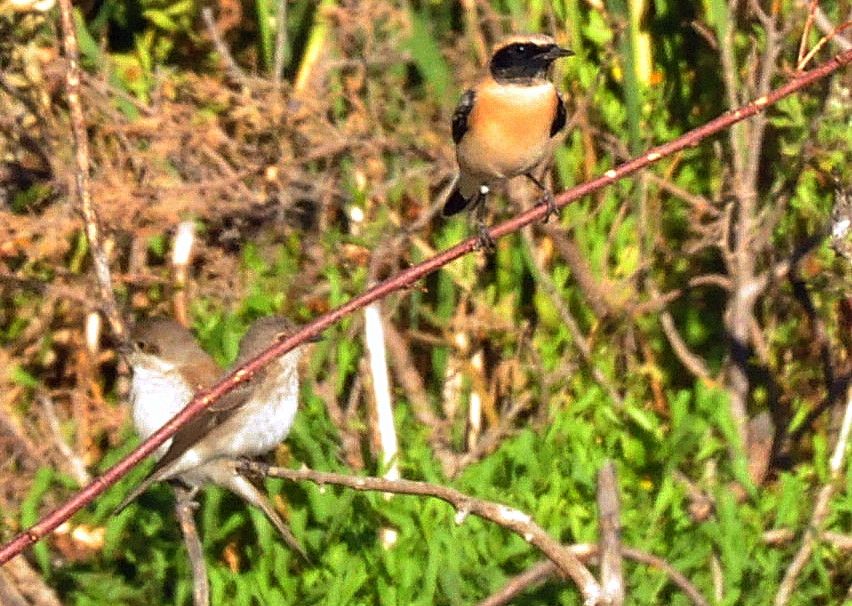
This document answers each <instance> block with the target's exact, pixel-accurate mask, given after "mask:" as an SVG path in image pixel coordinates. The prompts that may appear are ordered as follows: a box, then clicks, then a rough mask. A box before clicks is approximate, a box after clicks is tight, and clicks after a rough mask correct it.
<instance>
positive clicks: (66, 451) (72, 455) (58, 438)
mask: <svg viewBox="0 0 852 606" xmlns="http://www.w3.org/2000/svg"><path fill="white" fill-rule="evenodd" d="M38 400H39V402H41V406H42V408H43V409H44V414H45V417H47V424H48V426H49V427H50V433H52V434H53V442H54V444H56V448H57V449H58V450H59V453H60V454H61V455H62V461H63V462H65V463H66V464H67V466H68V470H69V471H70V474H71V476H72V477H73V478H74V479H75V480H76V481H77V483H78V484H80V486H83V485H84V484H88V483H89V482H91V481H92V476H91V475H89V472H88V471H87V470H86V464H85V463H83V460H82V459H81V458H80V457H79V456H77V453H76V452H74V451H73V450H72V449H71V447H70V446H68V444H67V443H66V442H65V438H64V437H63V436H62V428H61V427H60V425H59V418H58V417H57V416H56V407H55V406H54V405H53V399H52V398H51V397H50V396H48V395H47V394H41V395H40V396H39V398H38Z"/></svg>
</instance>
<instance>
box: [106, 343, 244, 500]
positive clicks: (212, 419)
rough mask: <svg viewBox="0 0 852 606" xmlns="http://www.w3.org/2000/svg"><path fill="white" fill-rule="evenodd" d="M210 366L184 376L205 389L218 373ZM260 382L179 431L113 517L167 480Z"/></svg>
mask: <svg viewBox="0 0 852 606" xmlns="http://www.w3.org/2000/svg"><path fill="white" fill-rule="evenodd" d="M210 365H211V366H209V367H207V366H200V365H199V366H198V367H197V368H198V369H199V370H198V372H197V373H195V374H193V373H192V371H191V370H189V369H184V376H185V377H186V378H187V379H188V380H189V381H190V383H191V384H192V385H193V387H195V388H196V389H201V388H205V387H209V386H210V385H211V384H212V382H213V381H211V379H210V377H211V376H212V377H215V376H216V374H218V373H219V372H220V371H219V367H218V366H216V364H215V362H213V359H212V358H211V359H210ZM260 378H261V377H258V376H256V377H254V378H253V379H251V380H250V381H248V382H247V383H243V384H241V385H240V386H239V387H237V388H236V389H235V390H234V391H232V392H230V393H228V394H227V395H226V396H224V397H223V398H222V399H220V400H219V401H218V402H215V403H214V404H213V405H212V406H211V407H210V408H208V409H207V410H205V411H204V412H202V413H201V414H200V415H199V416H197V417H196V418H194V419H193V420H191V421H190V422H189V423H187V424H186V425H184V426H183V427H181V428H180V429H179V430H178V432H177V433H176V434H175V435H174V437H173V438H172V443H171V445H169V449H168V450H167V451H166V454H164V455H163V456H162V458H161V459H160V460H159V461H157V463H156V464H155V465H154V467H153V468H152V469H151V471H150V473H148V475H147V476H145V479H144V480H142V481H141V482H140V483H139V485H138V486H136V487H135V488H134V489H133V490H131V491H130V492H129V493H128V494H127V496H126V497H124V499H123V500H122V501H121V503H120V504H119V505H118V507H117V508H116V510H115V512H113V513H114V514H117V513H119V512H120V511H121V510H123V509H124V508H125V507H127V506H128V505H129V504H130V503H131V502H133V500H134V499H136V497H138V496H139V495H140V494H142V493H143V492H145V491H146V490H148V487H149V486H151V484H153V483H154V482H159V481H160V480H164V479H167V478H168V477H169V474H170V472H171V470H172V469H171V468H172V466H173V465H172V464H173V463H174V462H175V461H177V460H178V459H180V457H181V456H183V454H184V453H185V452H186V451H187V450H189V449H190V448H192V447H193V446H195V445H196V444H197V443H198V442H199V441H200V440H202V439H204V437H205V436H207V434H209V433H210V432H211V431H213V429H215V428H216V427H217V426H219V425H221V424H222V423H224V422H225V421H226V420H227V419H228V418H229V417H230V416H231V415H232V414H234V413H235V412H237V410H239V407H240V406H241V405H242V404H244V403H245V402H247V401H248V399H249V397H250V396H251V391H252V387H253V383H254V382H255V381H257V380H259V379H260Z"/></svg>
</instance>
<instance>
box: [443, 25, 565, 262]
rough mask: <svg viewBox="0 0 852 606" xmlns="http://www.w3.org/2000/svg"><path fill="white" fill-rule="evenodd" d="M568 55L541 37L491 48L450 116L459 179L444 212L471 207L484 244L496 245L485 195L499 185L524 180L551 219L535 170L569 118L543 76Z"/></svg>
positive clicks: (523, 37) (520, 38)
mask: <svg viewBox="0 0 852 606" xmlns="http://www.w3.org/2000/svg"><path fill="white" fill-rule="evenodd" d="M573 54H574V52H573V51H571V50H569V49H567V48H562V47H560V46H559V45H558V44H556V42H555V41H554V40H553V38H551V37H550V36H545V35H543V34H533V35H519V36H512V37H510V38H508V39H506V40H503V41H502V42H501V43H500V44H498V45H497V46H496V47H495V49H494V53H493V54H492V56H491V60H490V62H489V65H488V73H487V74H486V75H485V77H483V78H482V79H481V80H480V81H479V82H478V83H477V84H476V85H475V86H474V87H473V88H471V89H469V90H468V91H466V92H465V93H464V94H463V95H462V98H461V100H460V101H459V104H458V107H456V110H455V112H454V113H453V141H454V142H455V144H456V159H457V160H458V165H459V175H458V179H457V180H456V184H455V187H454V188H453V190H452V192H451V193H450V195H449V197H448V198H447V201H446V202H445V203H444V210H443V214H444V216H450V215H454V214H456V213H458V212H461V211H462V210H464V209H465V208H468V207H470V209H471V210H476V218H477V227H478V230H479V242H480V245H481V246H483V247H486V248H492V247H493V240H492V239H491V236H490V235H489V234H488V230H487V229H486V228H485V224H484V221H483V219H484V215H485V212H484V209H485V198H486V197H487V195H488V193H489V192H490V191H491V188H492V186H493V185H494V184H495V183H496V182H498V181H501V180H504V179H510V178H512V177H516V176H519V175H524V176H525V177H527V178H528V179H529V180H530V181H532V182H533V183H534V184H535V185H536V187H538V189H539V190H540V191H541V192H542V193H543V196H544V201H545V203H546V204H547V205H548V209H549V212H548V216H549V215H550V214H551V213H554V212H556V207H555V205H554V203H553V195H552V194H551V193H550V192H549V191H548V190H547V189H546V188H545V187H544V185H543V184H542V183H541V182H540V181H539V180H538V179H537V178H536V177H535V176H534V175H533V174H532V171H533V169H535V168H536V167H538V166H539V165H541V164H542V163H543V162H544V161H546V160H548V159H549V158H550V156H551V155H552V153H553V150H554V148H555V146H556V136H557V135H558V134H559V132H560V131H561V130H562V129H563V128H565V123H566V118H567V115H566V111H565V105H564V103H563V101H562V97H561V95H560V94H559V92H558V91H557V90H556V87H555V86H554V85H553V82H551V81H550V79H549V77H548V76H549V75H550V71H551V69H550V68H551V66H552V65H553V62H554V61H556V60H557V59H559V58H560V57H569V56H571V55H573Z"/></svg>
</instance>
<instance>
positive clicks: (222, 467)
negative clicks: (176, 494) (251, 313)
mask: <svg viewBox="0 0 852 606" xmlns="http://www.w3.org/2000/svg"><path fill="white" fill-rule="evenodd" d="M291 330H292V325H291V324H290V323H289V322H288V321H287V320H286V319H284V318H280V317H269V318H261V319H260V320H258V321H256V322H255V323H254V324H253V325H252V327H251V328H250V329H249V330H248V332H247V333H246V335H245V336H244V337H243V339H242V340H241V341H240V348H239V355H238V357H237V360H236V362H235V365H239V364H242V363H244V362H246V361H248V360H249V359H251V358H253V357H254V356H256V355H257V354H258V353H260V352H261V351H262V350H263V349H264V348H265V347H267V346H269V345H270V344H271V343H272V342H273V341H274V340H276V339H280V338H281V337H282V336H286V334H287V333H288V332H290V331H291ZM131 341H132V347H133V351H132V352H131V353H130V354H129V356H128V357H129V359H130V363H131V366H132V368H133V380H132V385H131V400H132V407H133V424H134V425H135V427H136V430H137V432H138V433H139V435H140V436H141V437H142V439H145V438H148V437H149V436H151V435H152V434H153V433H154V432H155V431H157V430H158V429H159V428H160V427H162V426H163V425H164V424H165V423H166V422H167V421H168V420H169V419H171V418H172V417H173V416H175V415H176V414H177V413H178V412H179V411H180V410H182V409H183V408H184V407H185V406H186V404H187V403H188V402H189V401H190V400H191V399H192V397H193V395H194V394H195V392H196V391H197V390H198V389H201V388H206V387H210V386H211V385H213V384H214V383H215V382H216V380H217V379H218V378H219V377H220V376H221V375H222V371H221V369H220V368H219V367H218V366H217V365H216V363H215V362H214V361H213V358H211V357H210V356H209V355H208V354H207V353H206V352H205V351H204V350H202V349H201V347H200V346H199V345H198V343H197V342H196V340H195V338H194V337H193V336H192V334H191V333H190V332H189V331H188V330H187V329H186V328H184V327H183V326H181V325H180V324H178V323H177V322H175V321H173V320H167V319H160V320H152V321H147V322H142V323H140V324H139V325H137V326H136V327H135V328H134V330H133V331H132V334H131ZM301 353H302V348H297V349H295V350H293V351H291V352H289V353H288V354H285V355H284V356H282V357H281V358H279V359H278V360H276V361H275V362H273V363H272V364H271V365H269V366H267V367H266V368H265V369H264V370H263V371H261V372H260V373H258V374H257V375H256V376H255V377H253V378H252V379H251V380H250V381H248V382H246V383H243V384H241V385H240V386H239V387H237V388H236V389H235V390H234V391H232V392H230V393H229V394H227V395H226V396H224V397H223V398H221V399H220V400H219V401H218V402H215V403H214V404H213V405H212V406H210V407H209V408H208V409H207V410H205V411H204V412H202V413H201V414H200V415H199V416H198V417H196V418H195V419H193V420H192V421H190V422H189V423H188V424H187V425H185V426H184V427H182V428H181V429H180V430H178V432H177V433H176V434H175V435H174V437H173V438H172V439H170V440H168V441H166V442H165V443H164V444H163V445H162V446H161V447H160V448H159V449H158V450H157V451H156V452H155V455H156V456H157V458H158V461H157V464H156V465H155V466H154V469H153V470H152V471H151V472H150V474H149V475H148V476H147V477H146V478H145V479H144V480H143V481H142V482H141V483H140V484H139V486H137V487H136V488H134V489H133V490H132V491H131V492H130V493H129V494H128V495H127V496H126V497H125V498H124V500H123V501H122V502H121V504H120V505H119V506H118V509H117V510H116V511H121V510H122V509H123V508H124V507H126V506H127V505H128V504H129V503H130V502H132V501H133V500H134V499H135V498H136V497H137V496H139V495H140V494H141V493H143V492H144V491H145V490H147V489H148V487H149V486H150V485H151V484H152V483H154V482H158V481H162V480H169V479H179V480H180V481H181V482H183V483H184V484H186V485H188V486H189V487H190V488H192V489H193V490H198V489H199V488H201V487H202V486H204V485H205V484H208V483H212V484H216V485H218V486H223V487H225V488H227V489H229V490H231V491H232V492H234V493H235V494H237V495H238V496H240V497H241V498H243V500H245V501H247V502H248V503H250V504H252V505H254V506H256V507H258V508H259V509H261V510H262V511H263V512H264V513H265V514H266V516H267V517H268V518H269V520H270V521H271V522H272V524H273V525H274V526H275V527H276V529H277V530H278V531H279V533H281V535H282V537H283V538H284V540H285V542H286V543H287V544H288V545H289V546H290V547H291V548H293V549H294V550H296V551H298V552H299V553H300V554H301V555H302V556H304V557H307V556H306V554H305V552H304V550H303V549H302V547H301V546H300V545H299V543H298V541H296V538H295V537H294V536H293V534H292V532H290V529H289V528H287V526H286V524H285V523H284V521H283V520H282V519H281V517H280V516H279V515H278V512H277V511H275V509H274V508H273V507H272V505H271V504H270V503H269V501H268V500H267V499H266V497H265V496H264V495H263V494H262V493H261V492H260V490H258V488H257V487H256V486H255V485H254V484H252V483H251V482H250V481H249V480H248V479H247V478H246V477H245V476H244V475H242V474H241V473H239V471H238V470H237V466H236V464H237V461H238V460H239V458H240V457H252V456H256V455H260V454H264V453H266V452H269V451H270V450H272V449H274V448H275V447H276V446H277V445H278V444H280V443H281V441H282V440H283V439H284V438H285V437H287V434H288V433H289V431H290V427H291V425H292V424H293V418H294V417H295V415H296V408H297V405H298V395H299V376H298V361H299V357H300V356H301Z"/></svg>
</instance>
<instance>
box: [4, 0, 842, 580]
mask: <svg viewBox="0 0 852 606" xmlns="http://www.w3.org/2000/svg"><path fill="white" fill-rule="evenodd" d="M63 2H66V3H68V2H70V0H63ZM850 62H852V51H846V52H844V53H841V54H839V55H837V56H836V57H834V58H832V59H830V60H829V61H827V62H825V63H824V64H822V65H820V66H819V67H816V68H814V69H813V70H811V71H808V72H805V73H803V74H801V75H800V76H799V77H797V78H795V79H793V80H791V81H790V82H788V83H787V84H785V85H784V86H781V87H780V88H778V89H776V90H775V91H773V92H772V93H770V94H768V95H766V96H764V97H761V98H759V99H756V100H755V101H753V102H751V103H749V104H748V105H746V106H743V107H741V108H739V109H737V110H735V111H733V112H728V113H726V114H724V115H722V116H719V117H718V118H716V119H715V120H711V121H710V122H708V123H706V124H704V125H702V126H699V127H698V128H695V129H693V130H691V131H689V132H687V133H686V134H684V135H682V136H680V137H678V138H677V139H674V140H672V141H669V142H668V143H665V144H663V145H660V146H657V147H654V148H652V149H651V150H649V151H647V152H645V153H644V154H643V155H641V156H638V157H636V158H634V159H632V160H629V161H628V162H626V163H624V164H621V165H620V166H618V167H617V168H613V169H610V170H608V171H606V172H605V173H604V174H603V175H602V176H600V177H597V178H595V179H592V180H591V181H587V182H585V183H582V184H580V185H578V186H576V187H572V188H571V189H569V190H567V191H565V192H563V193H562V194H560V195H559V196H557V197H556V198H555V200H554V202H555V204H556V205H557V207H559V208H562V207H565V206H567V205H568V204H571V203H572V202H574V201H576V200H579V199H580V198H582V197H583V196H586V195H588V194H590V193H593V192H595V191H597V190H599V189H601V188H603V187H606V186H608V185H611V184H612V183H614V182H616V181H618V180H619V179H622V178H624V177H626V176H628V175H631V174H633V173H635V172H637V171H640V170H642V169H643V168H645V167H647V166H649V165H650V164H653V163H654V162H657V161H659V160H660V159H661V158H664V157H666V156H668V155H671V154H674V153H676V152H678V151H681V150H683V149H686V148H687V147H691V146H694V145H696V144H697V143H698V142H699V141H701V140H703V139H705V138H707V137H709V136H710V135H712V134H715V133H717V132H720V131H722V130H724V129H725V128H728V127H730V126H731V125H732V124H734V123H736V122H739V121H742V120H745V119H746V118H749V117H751V116H754V115H755V114H757V113H759V112H761V111H764V110H765V109H766V108H767V107H769V106H770V105H772V104H774V103H777V102H778V101H779V100H781V99H783V98H785V97H787V96H789V95H791V94H793V93H795V92H796V91H799V90H801V89H803V88H804V87H806V86H808V85H810V84H812V83H814V82H816V81H817V80H820V79H822V78H825V77H826V76H828V75H830V74H832V73H834V72H835V71H837V70H838V69H840V68H841V67H843V66H845V65H847V64H849V63H850ZM548 212H549V209H548V208H547V205H546V204H539V205H537V206H535V207H533V208H531V209H529V210H527V211H525V212H522V213H521V214H519V215H517V216H515V217H513V218H511V219H509V220H507V221H504V222H503V223H500V224H499V225H497V226H495V227H492V228H491V229H490V230H489V234H490V236H491V237H492V238H493V239H495V240H496V239H497V238H501V237H503V236H505V235H506V234H509V233H513V232H516V231H518V230H519V229H521V228H522V227H524V226H526V225H529V224H531V223H533V222H535V221H540V220H541V219H543V218H544V216H545V215H546V214H547V213H548ZM477 245H478V238H477V237H472V238H468V239H467V240H464V241H463V242H461V243H459V244H456V245H455V246H452V247H450V248H449V249H447V250H445V251H443V252H441V253H438V254H437V255H435V256H433V257H431V258H429V259H427V260H425V261H423V262H421V263H418V264H417V265H414V266H412V267H409V268H408V269H405V270H403V271H401V272H399V273H397V274H395V275H394V276H391V277H390V278H388V279H386V280H384V281H383V282H380V283H379V284H377V285H376V286H374V287H373V288H371V289H369V290H367V291H365V292H364V293H362V294H361V295H359V296H357V297H354V298H352V299H350V300H349V301H348V302H346V303H344V304H343V305H341V306H340V307H337V308H336V309H333V310H331V311H329V312H328V313H326V314H324V315H322V316H320V317H319V318H317V319H315V320H313V321H312V322H309V323H308V324H305V325H304V326H302V327H301V328H300V329H299V330H297V331H296V332H294V333H293V334H292V335H290V336H289V337H287V338H286V339H283V340H281V341H278V342H277V343H275V344H274V345H272V346H270V347H269V348H268V349H266V350H264V351H263V352H261V353H260V354H258V355H257V356H256V357H255V358H253V359H252V360H249V361H247V362H246V363H245V364H244V365H242V366H240V367H235V368H234V369H233V370H231V371H230V372H229V373H228V374H227V375H226V376H224V377H223V378H222V379H221V380H220V381H219V382H218V383H217V384H216V385H214V386H212V387H211V388H209V389H207V390H204V391H201V392H199V393H196V394H195V396H194V397H193V398H192V400H191V401H190V402H189V403H188V404H187V405H186V406H185V407H184V408H183V409H182V410H181V411H180V412H179V413H178V414H177V415H175V416H174V417H173V418H172V419H170V420H169V421H168V422H167V423H166V424H165V425H163V427H161V428H160V429H159V430H157V431H156V432H155V433H154V434H153V435H152V436H151V437H150V438H148V439H147V440H145V441H144V442H143V443H142V444H140V445H139V446H138V447H137V448H136V449H135V450H134V451H133V452H131V453H130V454H129V455H127V456H126V457H125V458H123V459H122V460H121V461H119V462H118V463H116V464H115V465H114V466H113V467H111V468H110V469H108V470H107V471H106V472H105V473H104V474H103V475H102V476H100V477H98V478H95V479H94V480H93V481H92V483H91V484H89V485H88V486H86V487H85V488H83V489H82V490H80V491H79V492H78V493H77V494H75V495H74V496H73V497H71V498H70V499H69V500H68V501H66V502H65V503H63V504H62V505H60V506H59V507H58V508H56V509H55V510H53V511H51V512H50V513H48V514H47V515H46V516H45V517H43V518H42V519H40V520H39V521H38V522H37V523H36V524H34V525H33V526H31V527H30V528H28V529H26V530H24V531H23V532H21V533H19V534H18V535H17V536H15V537H14V538H13V539H12V540H11V541H9V542H8V543H6V544H5V545H3V546H2V547H0V564H3V563H4V562H6V561H8V560H9V559H10V558H12V557H14V556H16V555H18V554H19V553H20V552H21V551H23V550H24V549H26V548H27V547H28V546H30V545H32V544H33V543H35V542H37V541H39V540H41V539H42V538H44V537H45V536H46V535H47V534H48V533H50V532H51V531H52V530H54V529H55V528H56V527H57V526H59V525H60V524H61V523H62V522H64V521H65V520H67V519H68V518H69V517H71V516H72V515H73V514H74V513H76V512H77V511H79V510H80V509H81V508H83V507H85V506H86V505H87V504H88V503H91V502H92V501H93V500H94V499H95V498H96V497H97V496H98V495H99V494H101V493H102V492H104V491H105V490H106V489H107V488H109V487H110V486H112V485H113V484H115V483H116V482H117V481H118V480H119V479H121V478H122V477H124V476H125V475H126V474H127V473H128V472H129V471H130V470H131V469H132V468H133V467H135V466H136V465H137V464H138V463H139V462H140V461H142V460H143V459H144V458H145V457H147V456H148V455H149V454H151V453H153V452H154V451H155V450H156V449H157V448H159V446H160V445H161V444H163V443H164V442H165V441H166V440H168V439H169V438H171V437H172V436H173V435H174V434H175V432H177V430H178V429H180V427H182V426H183V425H184V424H186V423H187V422H189V421H190V420H191V419H193V418H195V417H196V416H197V415H199V414H201V412H202V411H203V410H205V409H206V408H208V407H209V406H211V405H212V404H213V402H215V401H216V400H217V399H219V398H221V397H222V396H224V395H225V394H226V393H229V392H230V391H232V390H233V389H235V388H236V387H237V386H238V385H240V384H242V383H245V382H246V381H248V380H250V379H251V378H252V377H253V376H254V375H255V374H256V373H258V372H259V371H261V370H262V369H263V368H265V367H266V365H267V364H270V363H271V362H272V360H275V359H277V358H278V357H280V356H282V355H284V354H285V353H287V352H288V351H290V350H292V349H293V348H295V347H297V346H298V345H301V344H302V343H304V342H306V341H307V340H308V339H310V338H312V337H314V336H317V335H319V334H320V333H321V332H322V331H323V330H325V329H326V328H328V327H329V326H331V325H332V324H335V323H336V322H338V321H339V320H341V319H342V318H344V317H345V316H348V315H349V314H351V313H353V312H354V311H357V310H359V309H362V308H363V307H365V306H366V305H369V304H370V303H372V302H373V301H378V300H379V299H382V298H384V297H386V296H387V295H389V294H390V293H392V292H396V291H400V290H410V287H411V285H413V284H414V283H415V282H417V281H418V280H420V279H422V278H424V277H425V276H428V275H429V274H432V273H434V272H435V271H437V270H438V269H440V268H442V267H443V266H445V265H447V264H448V263H450V262H451V261H454V260H456V259H458V258H460V257H462V256H464V255H466V254H468V253H470V252H472V251H473V250H475V249H476V247H477Z"/></svg>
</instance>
